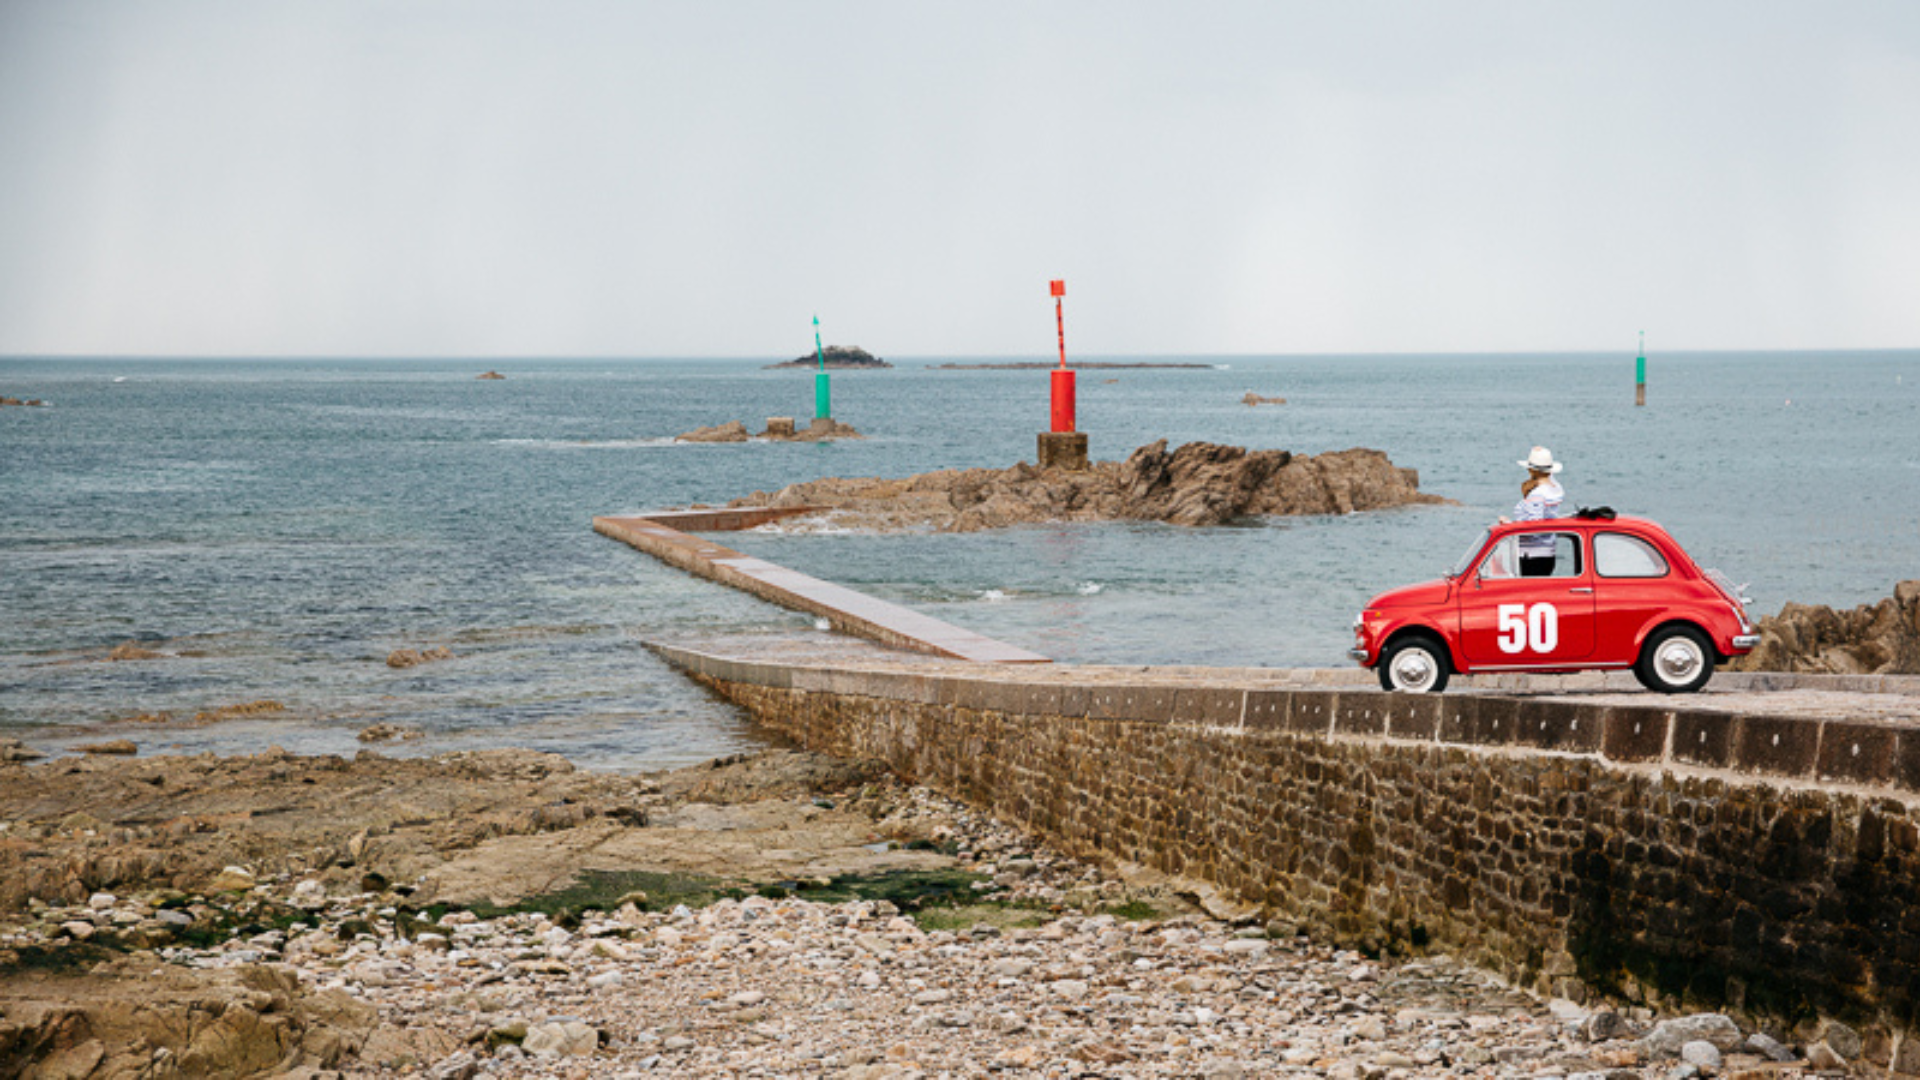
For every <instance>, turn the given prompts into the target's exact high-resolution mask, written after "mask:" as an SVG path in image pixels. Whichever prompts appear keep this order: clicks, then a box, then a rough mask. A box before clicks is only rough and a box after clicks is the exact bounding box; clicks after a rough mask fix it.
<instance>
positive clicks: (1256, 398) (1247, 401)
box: [1240, 390, 1287, 405]
mask: <svg viewBox="0 0 1920 1080" xmlns="http://www.w3.org/2000/svg"><path fill="white" fill-rule="evenodd" d="M1240 403H1241V404H1242V405H1285V404H1286V403H1287V399H1286V398H1283V397H1263V396H1261V395H1259V394H1256V393H1254V392H1253V391H1251V390H1249V391H1247V394H1246V396H1245V397H1243V398H1241V399H1240Z"/></svg>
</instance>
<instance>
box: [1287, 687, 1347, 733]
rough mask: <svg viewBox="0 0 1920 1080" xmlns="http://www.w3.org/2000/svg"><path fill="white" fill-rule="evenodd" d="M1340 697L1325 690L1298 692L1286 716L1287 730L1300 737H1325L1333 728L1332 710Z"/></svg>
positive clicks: (1295, 693)
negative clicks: (1300, 735)
mask: <svg viewBox="0 0 1920 1080" xmlns="http://www.w3.org/2000/svg"><path fill="white" fill-rule="evenodd" d="M1339 703H1340V695H1339V694H1337V693H1334V692H1332V691H1327V690H1298V691H1295V692H1294V695H1293V702H1292V704H1291V705H1290V706H1289V709H1288V714H1287V730H1289V731H1293V732H1297V733H1299V734H1302V735H1325V734H1327V732H1329V731H1331V730H1332V728H1333V710H1334V708H1335V706H1337V705H1338V704H1339Z"/></svg>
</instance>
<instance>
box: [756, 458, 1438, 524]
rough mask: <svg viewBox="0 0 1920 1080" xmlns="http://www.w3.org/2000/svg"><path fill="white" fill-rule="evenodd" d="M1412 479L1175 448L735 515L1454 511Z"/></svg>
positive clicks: (1338, 464) (921, 519) (906, 517)
mask: <svg viewBox="0 0 1920 1080" xmlns="http://www.w3.org/2000/svg"><path fill="white" fill-rule="evenodd" d="M1419 488H1420V477H1419V474H1418V473H1416V472H1415V471H1414V470H1412V469H1403V468H1400V467H1398V466H1395V465H1394V464H1393V462H1392V461H1390V460H1388V458H1387V456H1386V455H1385V454H1383V453H1381V452H1380V451H1378V450H1365V449H1354V450H1341V451H1336V452H1330V453H1325V454H1317V455H1312V456H1308V455H1296V454H1293V453H1290V452H1288V451H1286V450H1247V449H1245V448H1243V447H1238V446H1220V445H1217V444H1214V443H1202V442H1195V443H1187V444H1186V445H1184V446H1182V447H1180V448H1179V449H1177V450H1168V449H1167V441H1166V440H1165V439H1161V440H1159V441H1158V442H1155V443H1152V444H1150V445H1147V446H1143V447H1141V448H1140V449H1138V450H1135V451H1134V452H1133V453H1132V454H1131V455H1130V456H1128V458H1127V460H1125V461H1123V462H1122V461H1097V462H1094V463H1093V464H1092V467H1091V468H1088V469H1086V470H1079V471H1069V470H1063V469H1041V468H1037V467H1035V466H1033V465H1029V464H1026V463H1024V462H1023V463H1021V464H1018V465H1015V466H1013V467H1012V468H1008V469H946V470H941V471H939V472H932V473H922V474H920V475H918V476H910V477H907V478H905V479H902V480H886V479H880V478H861V479H838V478H830V479H825V480H815V481H810V482H807V483H800V484H792V485H789V486H787V487H785V488H782V489H780V490H779V491H777V492H772V493H768V492H764V491H757V492H754V493H753V494H752V495H749V496H746V497H744V498H739V499H735V500H733V501H732V502H731V503H729V504H728V505H729V506H730V507H758V506H819V507H824V508H826V510H827V513H828V515H829V520H831V521H832V522H833V523H834V524H835V525H836V526H840V527H852V528H860V529H869V530H873V531H877V532H905V531H938V532H972V531H975V530H979V529H992V528H1000V527H1003V526H1007V525H1022V524H1032V523H1038V522H1056V521H1116V520H1134V521H1164V522H1168V523H1170V524H1175V525H1190V526H1205V525H1219V524H1222V523H1224V522H1228V521H1232V520H1234V519H1236V518H1244V517H1255V516H1261V515H1284V514H1350V513H1354V512H1357V511H1364V510H1384V509H1388V508H1391V507H1397V506H1408V505H1420V504H1436V503H1450V502H1451V500H1449V499H1444V498H1442V497H1440V496H1438V495H1429V494H1426V493H1423V492H1422V491H1420V489H1419Z"/></svg>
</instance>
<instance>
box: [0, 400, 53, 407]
mask: <svg viewBox="0 0 1920 1080" xmlns="http://www.w3.org/2000/svg"><path fill="white" fill-rule="evenodd" d="M45 404H46V402H44V401H41V400H40V399H39V398H17V397H0V406H5V405H19V406H23V407H28V408H32V407H38V406H42V405H45Z"/></svg>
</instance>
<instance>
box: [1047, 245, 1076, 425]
mask: <svg viewBox="0 0 1920 1080" xmlns="http://www.w3.org/2000/svg"><path fill="white" fill-rule="evenodd" d="M1051 284H1052V287H1053V321H1054V326H1055V328H1056V329H1057V330H1058V331H1059V333H1060V366H1059V367H1057V368H1054V369H1053V430H1054V431H1055V432H1057V433H1065V432H1070V431H1072V430H1073V420H1074V417H1073V369H1072V368H1070V367H1068V366H1067V316H1066V311H1065V309H1064V307H1063V304H1064V301H1063V300H1062V298H1063V297H1065V296H1066V295H1067V283H1066V282H1064V281H1055V282H1052V283H1051Z"/></svg>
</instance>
